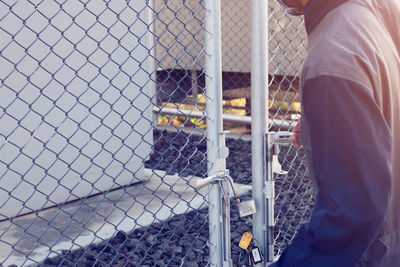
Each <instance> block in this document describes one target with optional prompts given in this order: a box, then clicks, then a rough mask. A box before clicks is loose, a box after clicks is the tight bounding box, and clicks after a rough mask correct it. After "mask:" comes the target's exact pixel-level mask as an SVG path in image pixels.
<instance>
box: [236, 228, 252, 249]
mask: <svg viewBox="0 0 400 267" xmlns="http://www.w3.org/2000/svg"><path fill="white" fill-rule="evenodd" d="M252 239H253V235H252V234H251V233H250V232H245V233H244V234H243V236H242V239H240V242H239V247H241V248H242V249H244V250H247V248H248V247H249V245H250V242H251V240H252Z"/></svg>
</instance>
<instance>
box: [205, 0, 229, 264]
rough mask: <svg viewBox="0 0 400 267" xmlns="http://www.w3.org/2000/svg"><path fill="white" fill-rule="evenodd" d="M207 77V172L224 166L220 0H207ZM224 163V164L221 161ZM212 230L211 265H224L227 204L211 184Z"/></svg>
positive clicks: (210, 218)
mask: <svg viewBox="0 0 400 267" xmlns="http://www.w3.org/2000/svg"><path fill="white" fill-rule="evenodd" d="M204 6H205V9H206V10H205V11H206V12H205V40H206V46H205V53H206V63H205V65H206V66H205V77H206V94H207V98H206V99H207V106H206V114H207V162H208V166H207V168H208V173H209V174H211V173H212V172H213V171H214V170H216V169H218V168H221V167H222V168H223V167H224V166H220V167H219V166H217V165H221V164H222V165H224V163H225V162H224V161H225V159H223V160H222V161H223V162H219V163H217V162H218V161H219V159H220V155H219V152H220V151H219V148H220V147H221V146H222V144H221V143H220V142H221V139H220V137H221V136H220V135H221V133H222V131H223V126H222V60H221V3H220V0H205V1H204ZM220 163H221V164H220ZM208 199H209V202H210V205H209V211H210V212H209V232H210V237H209V239H210V266H218V267H220V266H223V264H224V260H225V256H224V254H225V253H226V249H225V245H224V241H223V240H224V235H225V234H224V232H225V231H224V224H223V221H224V218H223V215H222V214H223V211H224V207H223V204H222V198H221V189H220V187H219V185H218V184H212V185H211V188H210V192H209V194H208Z"/></svg>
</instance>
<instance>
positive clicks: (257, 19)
mask: <svg viewBox="0 0 400 267" xmlns="http://www.w3.org/2000/svg"><path fill="white" fill-rule="evenodd" d="M267 30H268V1H267V0H261V1H260V0H251V114H252V117H253V120H252V123H251V129H252V130H251V136H252V138H251V148H252V177H253V179H252V194H253V199H254V201H255V203H256V209H257V212H256V214H254V215H253V236H254V238H255V240H256V241H257V243H258V244H259V246H260V249H261V250H262V251H263V253H264V255H266V259H265V261H269V256H270V255H267V254H266V252H267V250H266V240H267V236H266V200H265V195H264V191H263V189H264V186H265V181H266V177H267V170H266V152H265V148H266V140H265V133H266V130H267V129H268V125H267V119H266V117H267V115H266V114H267V108H268V105H267V96H268V31H267ZM256 266H259V267H261V266H263V264H262V263H259V264H257V265H256Z"/></svg>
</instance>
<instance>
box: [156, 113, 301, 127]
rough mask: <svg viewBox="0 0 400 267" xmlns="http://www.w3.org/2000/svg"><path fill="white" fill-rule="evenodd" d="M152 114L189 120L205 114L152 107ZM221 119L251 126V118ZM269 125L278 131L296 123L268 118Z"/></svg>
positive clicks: (224, 117)
mask: <svg viewBox="0 0 400 267" xmlns="http://www.w3.org/2000/svg"><path fill="white" fill-rule="evenodd" d="M153 112H154V113H157V114H161V115H176V116H186V117H189V118H205V117H206V113H205V112H203V111H198V110H187V109H177V108H167V107H153ZM222 119H223V121H224V122H239V123H243V124H251V123H252V118H251V116H240V115H234V114H222ZM267 123H268V124H270V125H277V126H278V127H279V129H282V130H288V129H292V128H294V127H295V126H296V123H297V121H295V120H293V121H289V120H280V119H274V118H270V119H268V120H267Z"/></svg>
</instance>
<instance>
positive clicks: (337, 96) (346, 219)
mask: <svg viewBox="0 0 400 267" xmlns="http://www.w3.org/2000/svg"><path fill="white" fill-rule="evenodd" d="M327 6H331V9H329V8H328V7H327ZM328 9H329V10H328ZM324 12H325V13H324ZM305 22H306V29H307V32H308V34H309V51H308V56H307V59H306V60H305V63H304V67H303V73H302V105H303V108H302V121H301V132H300V135H301V137H300V139H301V140H300V143H301V144H302V145H303V146H304V147H305V149H306V151H307V158H308V159H309V168H310V174H311V179H312V180H313V182H314V185H315V188H316V203H315V207H314V210H313V213H312V215H311V219H310V221H309V223H307V224H306V225H304V226H303V227H302V228H301V229H300V230H299V232H298V234H297V235H296V237H295V239H294V240H293V242H292V243H291V245H290V246H289V247H288V248H287V249H286V250H285V251H284V253H283V254H282V256H281V258H280V259H279V261H278V262H277V263H276V265H274V266H302V267H303V266H304V267H305V266H354V265H355V264H358V265H359V266H368V267H372V266H382V267H386V266H388V267H389V266H398V265H399V262H400V195H399V194H398V192H400V138H399V136H400V118H399V117H400V57H399V54H400V33H399V31H398V25H400V3H399V1H397V0H349V1H346V0H331V1H329V2H327V1H323V0H309V3H307V5H306V8H305Z"/></svg>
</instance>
